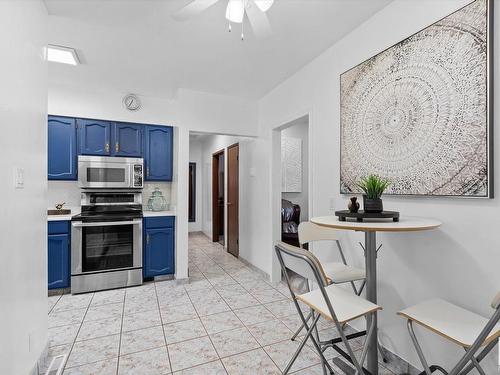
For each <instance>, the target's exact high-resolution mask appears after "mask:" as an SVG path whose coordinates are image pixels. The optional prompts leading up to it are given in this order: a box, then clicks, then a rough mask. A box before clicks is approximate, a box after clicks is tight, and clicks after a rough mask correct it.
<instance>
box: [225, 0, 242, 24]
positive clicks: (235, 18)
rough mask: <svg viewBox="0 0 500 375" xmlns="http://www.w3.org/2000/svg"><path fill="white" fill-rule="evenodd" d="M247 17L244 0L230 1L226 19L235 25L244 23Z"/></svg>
mask: <svg viewBox="0 0 500 375" xmlns="http://www.w3.org/2000/svg"><path fill="white" fill-rule="evenodd" d="M244 15H245V4H244V0H229V1H228V3H227V8H226V19H228V20H229V21H231V22H235V23H242V22H243V16H244Z"/></svg>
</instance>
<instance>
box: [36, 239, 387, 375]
mask: <svg viewBox="0 0 500 375" xmlns="http://www.w3.org/2000/svg"><path fill="white" fill-rule="evenodd" d="M189 271H190V272H189V273H190V280H189V282H188V283H178V282H176V281H162V282H152V283H147V284H144V285H142V286H140V287H134V288H128V289H118V290H111V291H104V292H97V293H88V294H83V295H76V296H71V295H63V296H52V297H49V304H48V311H49V327H50V328H49V347H50V348H49V353H50V355H52V356H54V355H58V354H62V353H69V358H68V361H67V363H66V368H65V371H64V374H65V375H76V374H78V375H91V374H96V375H97V374H98V375H107V374H113V375H116V374H120V375H122V374H134V375H167V374H174V375H202V374H207V375H219V374H220V375H227V374H229V375H238V374H240V375H243V374H245V375H249V374H252V375H259V374H266V375H272V374H281V370H283V369H284V367H285V366H286V364H287V362H288V360H289V359H290V357H291V356H292V353H293V351H294V350H295V348H296V346H297V345H298V343H297V342H292V341H290V339H289V338H290V336H291V335H292V330H293V329H295V328H296V327H297V326H298V317H297V313H296V311H295V308H294V306H293V304H292V302H291V300H290V299H289V294H288V289H287V288H286V286H285V285H284V284H282V283H279V284H275V285H272V284H270V283H269V282H267V281H266V280H265V279H264V277H263V276H262V274H260V273H258V272H256V271H254V270H252V269H250V268H249V267H247V266H246V265H245V264H244V263H242V262H241V261H239V260H238V259H236V258H234V257H233V256H231V255H229V254H227V253H226V252H225V251H224V250H223V248H222V247H221V246H220V245H219V244H214V243H212V242H211V241H209V239H208V238H207V237H205V236H204V235H202V234H199V233H196V234H191V235H190V238H189ZM320 327H321V328H322V332H321V334H322V336H325V335H327V334H328V333H329V332H332V330H333V329H332V327H331V325H330V324H329V323H328V322H326V321H323V322H322V323H321V325H320ZM357 344H358V347H359V342H358V343H357ZM326 353H327V357H328V358H332V357H333V356H335V355H336V354H335V353H334V352H333V351H327V352H326ZM319 363H320V359H319V356H318V355H317V354H316V352H315V351H314V350H313V347H312V346H311V345H308V346H306V347H305V349H304V350H303V351H302V353H301V355H300V356H299V358H298V359H297V361H296V363H295V364H294V366H293V368H292V372H293V373H294V374H296V375H299V374H301V375H309V374H310V375H314V374H322V371H321V366H320V365H319ZM42 367H43V366H42ZM380 368H381V372H380V373H381V374H389V375H392V374H393V373H392V372H390V371H389V370H387V369H386V368H384V367H383V366H381V367H380ZM334 369H335V370H337V369H336V368H334ZM42 370H43V368H42ZM338 373H341V371H340V370H338Z"/></svg>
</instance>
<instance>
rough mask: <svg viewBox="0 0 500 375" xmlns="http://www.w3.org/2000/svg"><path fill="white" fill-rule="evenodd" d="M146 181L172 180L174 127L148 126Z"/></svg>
mask: <svg viewBox="0 0 500 375" xmlns="http://www.w3.org/2000/svg"><path fill="white" fill-rule="evenodd" d="M145 132H146V135H145V138H146V148H145V154H144V164H145V167H146V178H145V179H146V181H172V164H173V156H172V154H173V128H172V127H170V126H150V125H148V126H146V127H145Z"/></svg>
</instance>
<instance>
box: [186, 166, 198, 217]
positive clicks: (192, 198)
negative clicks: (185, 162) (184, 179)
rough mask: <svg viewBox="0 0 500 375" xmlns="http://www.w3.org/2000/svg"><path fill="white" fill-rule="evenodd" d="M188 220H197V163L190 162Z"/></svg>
mask: <svg viewBox="0 0 500 375" xmlns="http://www.w3.org/2000/svg"><path fill="white" fill-rule="evenodd" d="M188 189H189V191H188V194H189V195H188V222H190V223H194V222H196V220H197V218H196V163H194V162H189V178H188ZM189 192H190V193H189Z"/></svg>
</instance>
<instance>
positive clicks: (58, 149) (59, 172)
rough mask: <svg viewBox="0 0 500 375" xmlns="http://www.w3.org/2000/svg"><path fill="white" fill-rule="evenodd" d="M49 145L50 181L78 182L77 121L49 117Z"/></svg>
mask: <svg viewBox="0 0 500 375" xmlns="http://www.w3.org/2000/svg"><path fill="white" fill-rule="evenodd" d="M47 143H48V178H49V180H76V177H77V171H78V166H77V157H76V155H77V150H76V125H75V119H73V118H68V117H59V116H49V119H48V136H47Z"/></svg>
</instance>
